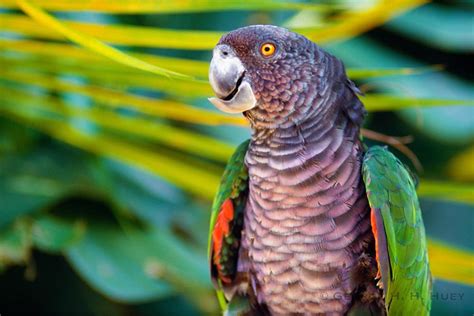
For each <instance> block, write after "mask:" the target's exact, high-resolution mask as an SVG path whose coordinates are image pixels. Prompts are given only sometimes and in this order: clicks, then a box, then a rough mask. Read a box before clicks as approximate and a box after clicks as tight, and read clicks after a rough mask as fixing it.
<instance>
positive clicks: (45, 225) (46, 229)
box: [31, 215, 86, 253]
mask: <svg viewBox="0 0 474 316" xmlns="http://www.w3.org/2000/svg"><path fill="white" fill-rule="evenodd" d="M85 231H86V226H85V223H84V222H83V221H81V220H76V221H73V222H71V221H66V220H64V219H60V218H58V217H54V216H51V215H44V216H40V217H38V218H36V219H35V220H34V221H33V225H32V228H31V233H32V240H33V244H34V246H35V247H37V248H38V249H40V250H42V251H48V252H52V253H60V252H62V251H64V250H66V249H67V248H68V247H71V246H72V245H74V244H75V243H77V242H79V241H80V239H81V238H82V237H83V235H84V233H85Z"/></svg>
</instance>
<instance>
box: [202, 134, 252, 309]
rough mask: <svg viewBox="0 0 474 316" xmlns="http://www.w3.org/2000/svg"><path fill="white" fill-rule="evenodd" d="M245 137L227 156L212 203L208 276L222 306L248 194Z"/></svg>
mask: <svg viewBox="0 0 474 316" xmlns="http://www.w3.org/2000/svg"><path fill="white" fill-rule="evenodd" d="M248 146H249V140H247V141H245V142H243V143H242V144H240V145H239V147H237V149H236V151H235V152H234V154H233V155H232V157H231V158H230V159H229V162H228V163H227V166H226V168H225V171H224V174H223V176H222V179H221V183H220V186H219V189H218V190H217V194H216V196H215V198H214V202H213V204H212V214H211V221H210V228H209V243H208V257H209V264H210V268H211V278H212V281H213V283H214V286H215V287H216V289H217V291H218V293H217V294H218V298H219V301H220V304H221V307H223V309H224V308H225V306H226V302H225V299H224V295H223V292H222V290H223V287H224V286H225V285H230V284H231V283H232V281H233V278H234V277H235V274H236V269H237V260H238V256H239V247H240V237H241V232H242V227H243V211H244V208H245V204H246V201H247V197H248V173H247V167H246V166H245V163H244V159H245V154H246V152H247V148H248Z"/></svg>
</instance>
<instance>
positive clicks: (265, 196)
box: [242, 129, 371, 314]
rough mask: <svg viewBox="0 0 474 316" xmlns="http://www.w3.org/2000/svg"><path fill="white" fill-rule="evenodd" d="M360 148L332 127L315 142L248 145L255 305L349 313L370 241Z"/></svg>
mask: <svg viewBox="0 0 474 316" xmlns="http://www.w3.org/2000/svg"><path fill="white" fill-rule="evenodd" d="M298 137H299V136H298ZM287 141H288V140H287ZM357 144H358V143H357V142H356V143H354V142H352V141H349V140H348V139H347V137H344V131H343V130H340V129H334V131H330V132H329V135H328V136H327V137H326V138H325V139H318V141H315V142H311V141H308V139H304V141H303V142H298V141H294V142H293V143H291V142H289V143H287V144H285V143H283V142H282V141H281V139H279V140H275V141H274V142H272V143H268V142H267V143H262V144H258V143H253V144H251V146H250V149H249V152H248V153H247V156H246V164H247V166H248V170H249V199H248V202H247V206H246V209H245V218H244V231H243V236H242V237H243V241H242V247H243V248H244V249H245V250H246V251H247V252H248V257H249V261H250V278H251V284H252V286H253V287H254V291H255V292H256V295H257V299H258V301H259V302H260V303H265V304H266V305H267V306H268V307H269V309H270V311H271V312H272V313H273V314H291V313H295V311H298V313H300V312H302V313H303V312H304V313H307V314H318V313H344V312H346V311H347V309H348V308H349V306H350V304H351V302H352V294H353V292H354V289H355V286H356V284H355V282H354V281H353V278H352V274H353V270H354V269H355V266H356V264H357V258H358V257H359V256H360V254H361V253H362V252H363V251H364V247H366V245H367V243H368V240H369V239H370V238H371V233H370V221H369V208H368V203H367V199H366V196H365V190H364V185H363V183H362V180H361V174H360V166H361V159H360V155H361V149H360V148H359V147H358V145H357Z"/></svg>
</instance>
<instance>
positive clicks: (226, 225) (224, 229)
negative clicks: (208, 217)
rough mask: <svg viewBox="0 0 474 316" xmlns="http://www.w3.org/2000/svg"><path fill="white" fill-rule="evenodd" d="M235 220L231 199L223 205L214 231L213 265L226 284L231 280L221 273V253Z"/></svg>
mask: <svg viewBox="0 0 474 316" xmlns="http://www.w3.org/2000/svg"><path fill="white" fill-rule="evenodd" d="M233 219H234V204H233V203H232V200H231V199H227V200H225V201H224V203H222V206H221V208H220V211H219V214H218V215H217V219H216V224H215V226H214V230H213V231H212V250H213V251H212V252H213V258H212V260H213V263H214V264H215V265H216V267H217V272H218V274H219V279H221V281H222V282H224V283H230V282H231V280H230V278H228V277H226V276H224V275H223V274H222V273H221V271H222V267H221V251H222V243H224V242H225V241H224V238H225V237H226V236H228V235H229V233H230V222H231V221H232V220H233Z"/></svg>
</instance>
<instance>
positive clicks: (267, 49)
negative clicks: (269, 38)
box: [260, 43, 276, 57]
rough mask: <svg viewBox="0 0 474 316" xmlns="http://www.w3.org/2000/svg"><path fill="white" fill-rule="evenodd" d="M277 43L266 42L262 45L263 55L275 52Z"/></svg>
mask: <svg viewBox="0 0 474 316" xmlns="http://www.w3.org/2000/svg"><path fill="white" fill-rule="evenodd" d="M275 50H276V47H275V44H272V43H265V44H263V45H262V46H261V47H260V53H261V54H262V56H263V57H270V56H272V55H273V54H275Z"/></svg>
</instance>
